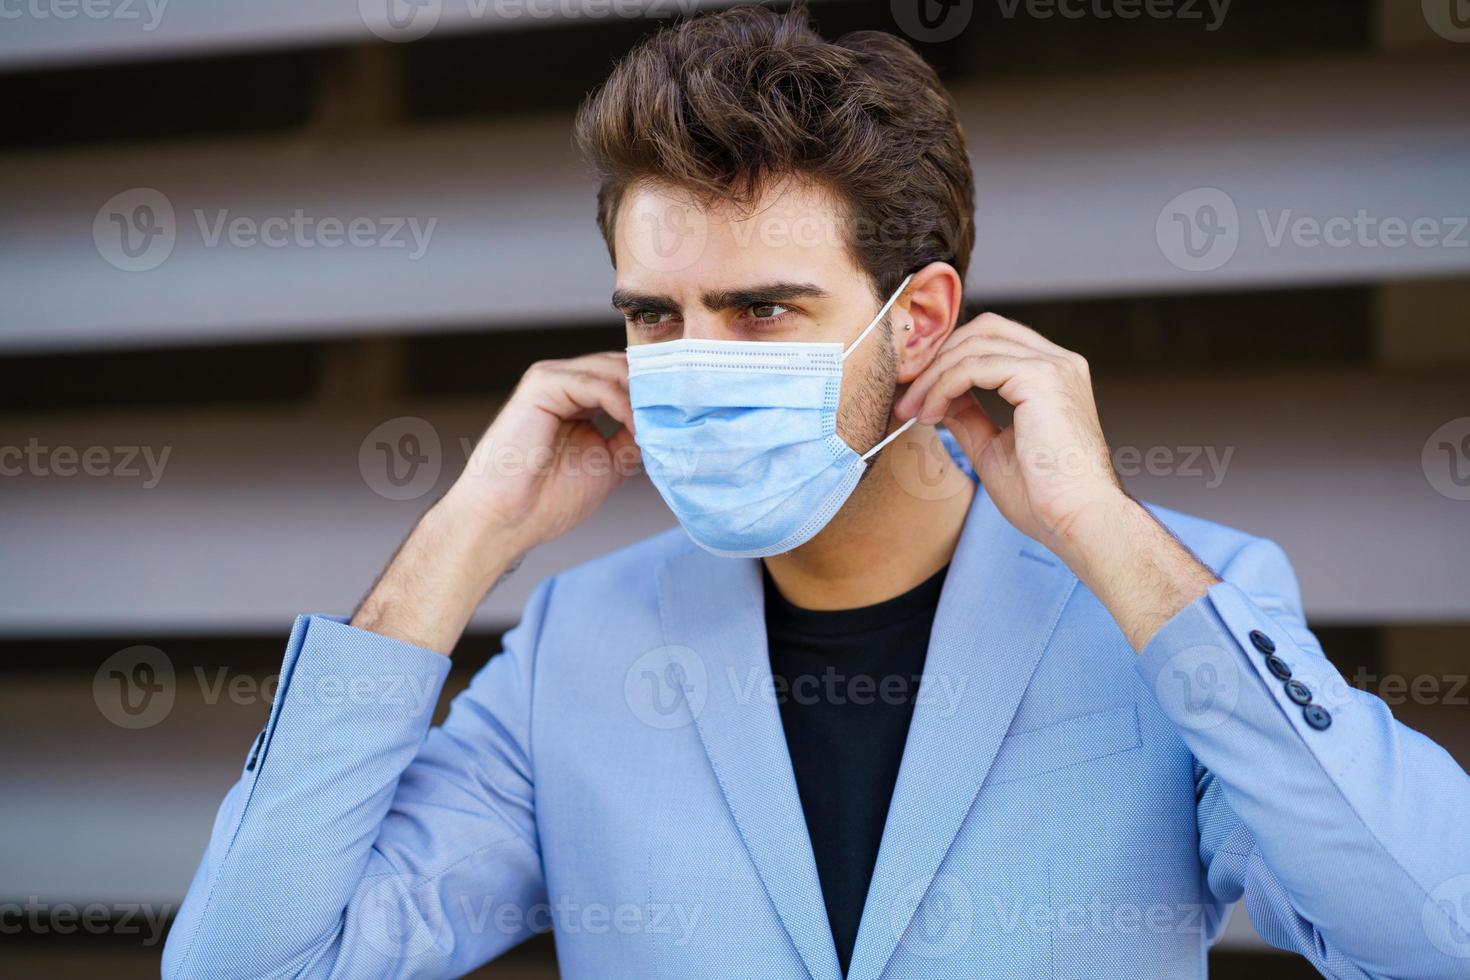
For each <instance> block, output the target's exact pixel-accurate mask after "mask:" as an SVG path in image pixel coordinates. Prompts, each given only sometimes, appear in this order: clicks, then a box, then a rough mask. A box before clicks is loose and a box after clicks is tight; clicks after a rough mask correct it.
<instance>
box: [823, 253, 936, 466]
mask: <svg viewBox="0 0 1470 980" xmlns="http://www.w3.org/2000/svg"><path fill="white" fill-rule="evenodd" d="M913 278H914V274H913V273H912V272H911V273H909V274H908V275H906V276H904V277H903V282H901V283H899V284H898V288H897V289H895V290H894V291H893V295H892V296H890V297H888V302H886V303H884V304H883V308H882V309H881V310H879V311H878V315H877V316H875V317H873V322H872V323H870V324H868V325H867V326H866V327H864V328H863V332H862V333H860V334H858V335H857V340H854V341H853V342H852V343H851V344H849V345H848V346H847V350H845V351H843V352H842V358H841V360H844V361H845V360H847V355H849V354H851V353H852V352H853V351H855V350H857V346H858V344H861V343H862V342H863V341H864V340H866V339H867V336H868V334H870V333H872V332H873V328H874V327H876V326H877V325H878V324H879V323H881V322H882V321H883V317H884V316H886V315H887V313H888V311H889V310H890V309H892V308H893V304H894V303H897V302H898V298H899V297H900V296H902V295H903V291H904V290H905V289H907V288H908V286H909V282H910V281H911V280H912V279H913ZM917 421H919V419H918V417H917V416H915V417H914V418H911V419H909V420H908V421H907V422H905V423H904V424H903V425H900V426H899V427H898V428H896V429H894V430H893V431H892V432H890V433H889V434H888V435H887V437H886V438H884V440H883V441H882V442H880V443H878V445H876V446H874V447H873V448H872V449H869V450H868V451H867V452H865V453H863V455H862V457H861V458H862V460H863V462H865V463H866V462H867V461H868V460H870V459H872V458H873V457H874V456H876V455H878V451H879V450H880V449H882V448H883V447H884V446H886V445H888V444H889V443H890V442H892V441H893V440H895V439H897V438H898V437H899V436H901V435H903V434H904V432H905V431H906V430H907V429H908V428H909V426H911V425H913V424H914V423H915V422H917Z"/></svg>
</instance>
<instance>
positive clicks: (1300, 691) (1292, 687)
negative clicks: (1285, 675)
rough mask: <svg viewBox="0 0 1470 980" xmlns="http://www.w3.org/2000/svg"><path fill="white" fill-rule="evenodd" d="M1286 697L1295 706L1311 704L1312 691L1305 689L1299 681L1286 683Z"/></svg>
mask: <svg viewBox="0 0 1470 980" xmlns="http://www.w3.org/2000/svg"><path fill="white" fill-rule="evenodd" d="M1286 696H1287V697H1289V698H1291V699H1292V700H1293V701H1295V702H1296V703H1297V704H1304V705H1305V704H1311V703H1312V689H1311V688H1309V687H1307V685H1305V684H1303V683H1302V682H1301V681H1287V682H1286Z"/></svg>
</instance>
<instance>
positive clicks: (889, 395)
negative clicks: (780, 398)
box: [837, 331, 896, 453]
mask: <svg viewBox="0 0 1470 980" xmlns="http://www.w3.org/2000/svg"><path fill="white" fill-rule="evenodd" d="M874 333H875V336H872V337H869V338H868V340H867V343H869V344H873V347H872V349H871V350H859V351H858V352H856V353H854V354H853V355H852V356H851V357H850V358H848V360H847V363H846V364H844V365H843V371H842V402H841V404H840V405H839V407H838V411H837V434H838V435H839V436H841V437H842V441H843V442H845V443H847V444H848V445H849V446H851V447H852V448H853V449H855V450H856V451H858V452H859V453H861V452H866V451H867V449H868V448H869V447H871V446H872V445H874V444H875V443H877V442H878V441H879V440H880V439H882V438H883V436H884V435H885V434H887V432H888V422H889V418H890V416H891V415H892V406H893V399H894V386H895V383H896V382H895V371H896V364H895V359H894V357H893V356H892V354H891V350H892V349H891V348H883V347H881V344H884V343H888V338H887V337H886V336H884V335H883V334H880V333H878V331H874ZM875 341H877V343H874V342H875Z"/></svg>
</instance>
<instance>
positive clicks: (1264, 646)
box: [1251, 630, 1276, 653]
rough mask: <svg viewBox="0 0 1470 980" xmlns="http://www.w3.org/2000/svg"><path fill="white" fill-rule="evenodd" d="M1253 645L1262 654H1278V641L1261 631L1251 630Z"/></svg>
mask: <svg viewBox="0 0 1470 980" xmlns="http://www.w3.org/2000/svg"><path fill="white" fill-rule="evenodd" d="M1251 643H1252V644H1253V645H1254V646H1255V648H1256V649H1257V650H1259V651H1261V652H1262V653H1275V652H1276V641H1275V640H1272V639H1271V638H1270V637H1269V636H1267V635H1266V634H1265V633H1262V632H1261V631H1260V630H1251Z"/></svg>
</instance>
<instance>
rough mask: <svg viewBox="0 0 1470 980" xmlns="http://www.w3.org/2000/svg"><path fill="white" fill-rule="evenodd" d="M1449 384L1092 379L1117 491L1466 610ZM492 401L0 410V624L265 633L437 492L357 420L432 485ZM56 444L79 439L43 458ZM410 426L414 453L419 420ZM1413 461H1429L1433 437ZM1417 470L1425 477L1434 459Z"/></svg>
mask: <svg viewBox="0 0 1470 980" xmlns="http://www.w3.org/2000/svg"><path fill="white" fill-rule="evenodd" d="M1467 390H1470V384H1467V379H1466V377H1465V376H1464V375H1463V373H1461V374H1459V375H1454V374H1425V375H1392V374H1373V373H1367V372H1353V373H1347V372H1344V373H1320V374H1311V373H1287V372H1280V373H1276V372H1271V373H1265V372H1262V373H1249V374H1237V375H1230V374H1216V375H1213V376H1206V375H1203V374H1201V375H1191V376H1184V377H1157V376H1136V377H1126V376H1125V377H1117V376H1109V377H1104V378H1102V379H1101V380H1100V382H1099V398H1100V404H1101V406H1102V410H1103V416H1104V421H1105V424H1106V428H1107V431H1108V433H1109V435H1110V437H1111V440H1112V443H1113V445H1114V447H1115V450H1118V451H1119V460H1120V462H1121V463H1122V465H1123V467H1124V469H1125V476H1127V477H1129V485H1130V487H1131V488H1132V489H1133V490H1134V492H1135V493H1137V494H1138V495H1140V496H1142V497H1144V498H1145V499H1150V500H1154V501H1156V502H1158V503H1160V504H1164V505H1167V506H1172V507H1175V508H1177V509H1180V510H1184V511H1187V512H1191V513H1196V514H1199V515H1201V516H1204V517H1208V518H1211V519H1214V520H1217V521H1220V522H1223V523H1226V524H1230V525H1233V526H1236V527H1241V528H1244V529H1246V530H1249V531H1252V532H1254V533H1257V534H1263V535H1267V536H1270V537H1272V538H1275V539H1276V540H1278V541H1279V542H1280V543H1281V544H1282V545H1283V546H1284V547H1286V549H1287V551H1288V552H1289V553H1290V554H1291V556H1292V557H1293V559H1294V560H1295V562H1296V566H1297V570H1298V572H1299V573H1300V576H1301V578H1302V581H1303V584H1304V592H1305V597H1306V602H1307V608H1308V612H1309V614H1311V615H1312V616H1313V617H1314V618H1316V619H1318V620H1320V621H1324V622H1331V621H1337V622H1398V621H1457V620H1466V619H1470V593H1467V592H1466V590H1465V589H1464V587H1463V583H1464V582H1466V581H1470V550H1467V549H1465V548H1461V547H1455V546H1453V545H1452V542H1461V541H1463V540H1464V530H1465V526H1466V520H1467V518H1470V503H1467V502H1465V501H1461V500H1455V499H1451V498H1450V497H1448V496H1444V495H1442V494H1440V493H1438V492H1436V490H1435V489H1434V487H1433V486H1432V485H1431V483H1430V482H1429V478H1428V477H1427V476H1426V472H1425V469H1424V465H1423V461H1422V457H1423V455H1424V448H1425V445H1426V442H1427V440H1428V439H1429V437H1430V435H1431V433H1433V432H1434V431H1435V430H1436V429H1437V428H1438V427H1439V426H1440V425H1441V424H1442V423H1444V422H1447V421H1449V420H1451V419H1454V418H1457V417H1463V416H1466V415H1470V404H1467V401H1466V398H1465V392H1466V391H1467ZM492 410H493V406H491V405H488V404H478V403H477V404H460V405H452V406H445V405H440V404H406V405H402V406H396V407H382V408H369V409H362V410H358V411H354V412H335V411H326V410H320V411H308V410H293V411H285V410H279V409H275V410H265V409H261V410H252V411H249V412H244V411H241V412H227V411H219V410H210V411H201V412H197V413H194V414H190V415H188V416H182V415H178V414H162V413H152V414H124V413H109V414H107V415H101V414H83V415H63V414H56V413H47V414H37V415H32V416H21V415H11V416H9V417H7V418H5V419H4V420H3V422H0V447H26V446H28V445H29V444H31V442H32V440H34V444H35V446H36V447H38V448H37V450H36V453H35V454H34V455H35V456H36V458H37V459H39V460H40V462H38V463H34V464H33V463H30V462H26V463H24V464H20V463H19V462H18V460H17V459H16V458H15V457H14V454H9V455H5V456H0V463H3V464H4V465H6V466H8V467H11V468H16V467H20V468H21V469H22V470H23V472H22V473H21V474H20V475H15V476H5V477H4V483H3V492H4V494H5V506H4V512H5V521H4V523H5V531H4V537H5V547H4V548H3V549H0V582H3V583H4V587H3V588H0V635H8V636H86V635H98V634H111V635H118V634H133V635H138V636H140V637H149V636H167V635H172V634H178V633H183V634H243V633H266V634H280V633H282V632H283V631H284V630H285V629H286V628H287V626H288V625H289V623H290V620H291V617H292V616H293V615H295V614H296V613H299V612H303V611H323V612H344V611H349V610H350V609H351V607H352V606H353V605H354V604H355V602H356V601H357V599H358V597H359V596H360V594H361V593H362V591H363V590H364V589H365V588H366V587H367V586H368V585H369V584H370V583H371V581H372V579H373V577H374V576H375V574H376V573H377V571H378V570H379V569H380V568H381V566H382V565H383V563H384V562H385V560H386V559H387V558H388V556H389V555H390V554H391V552H392V551H393V549H394V547H395V546H396V545H397V543H398V541H399V539H400V537H401V536H402V535H403V534H404V533H405V532H406V531H407V530H408V529H409V528H410V527H411V525H412V524H413V522H414V520H415V519H416V517H417V515H418V514H419V513H420V512H421V510H422V508H423V507H424V506H425V504H426V503H427V501H429V500H430V499H433V497H432V494H433V491H432V490H430V489H428V484H427V483H425V484H422V485H420V484H415V486H414V489H418V490H422V491H423V493H422V495H421V496H418V497H416V498H414V499H409V500H393V499H388V497H386V496H384V495H383V493H394V494H397V493H398V491H396V490H394V489H393V488H392V487H391V485H389V484H388V483H387V481H386V479H385V478H384V476H383V472H384V471H383V469H382V467H383V462H384V460H385V458H386V457H385V456H383V454H382V453H383V451H382V450H381V449H379V448H378V446H377V443H378V442H380V441H381V442H386V443H388V444H389V445H390V446H392V445H396V444H397V443H398V439H399V438H400V437H401V436H402V435H403V434H404V433H405V432H407V431H408V430H407V429H405V428H403V427H402V426H401V425H400V426H398V427H396V428H395V427H392V426H390V427H388V429H387V430H386V431H383V430H379V431H377V432H376V433H375V434H374V431H375V429H376V427H378V426H379V425H380V424H381V423H384V422H385V420H388V419H392V418H396V417H399V416H423V417H425V418H427V419H429V420H431V421H432V424H433V426H434V427H435V430H436V433H437V436H438V438H439V440H440V445H441V450H440V452H439V454H438V456H437V457H436V458H437V459H439V460H441V462H442V465H441V466H440V475H439V486H440V487H442V486H444V485H445V483H446V481H448V480H449V479H450V478H451V476H452V474H453V473H455V472H457V471H458V469H459V468H460V466H462V465H463V460H464V458H465V455H464V449H463V445H464V444H463V443H461V441H460V440H466V441H470V440H473V439H474V438H475V437H476V436H477V435H478V433H479V432H480V431H481V429H482V428H483V426H484V421H485V419H486V418H488V417H489V415H490V413H491V411H492ZM370 434H373V438H372V439H368V438H367V437H368V436H369V435H370ZM63 446H65V447H71V448H72V449H73V450H74V451H75V452H76V454H77V456H76V457H71V458H68V457H65V456H63V457H57V456H56V455H55V450H56V449H57V448H58V447H63ZM93 446H100V447H104V448H103V451H102V455H100V456H94V459H93V464H94V465H93V469H94V470H99V469H110V470H116V469H118V468H119V466H120V464H121V463H122V462H123V461H124V459H123V453H124V452H125V451H126V449H127V447H137V446H142V447H146V448H147V449H148V450H149V451H150V452H151V453H152V459H153V460H154V464H155V470H156V469H157V463H158V461H160V460H161V459H163V458H164V457H163V453H164V451H165V450H167V452H168V454H169V455H168V456H167V458H166V462H165V463H164V465H163V466H162V474H161V478H159V479H157V480H156V486H152V487H150V488H145V487H144V484H145V483H148V482H153V481H152V478H151V477H150V476H149V473H150V471H149V467H148V463H147V457H144V456H142V454H141V453H140V454H138V455H137V457H136V458H134V459H133V460H132V461H131V463H132V467H133V468H134V469H135V470H136V471H137V473H136V475H127V474H117V475H99V476H87V475H84V474H81V473H78V474H77V475H71V476H65V475H55V474H54V473H50V472H49V471H50V470H52V469H54V468H55V467H56V466H57V464H58V463H60V464H61V465H62V467H63V468H65V469H72V468H75V467H78V466H79V465H80V461H81V460H83V459H85V451H86V450H87V449H89V448H90V447H93ZM364 446H366V448H364ZM420 446H421V447H422V449H423V451H424V452H428V449H429V443H428V441H427V437H424V438H423V439H421V441H420ZM119 447H122V448H119ZM1125 450H1126V451H1125ZM0 452H3V449H0ZM360 452H361V453H363V454H364V458H365V460H366V462H365V463H364V464H363V466H362V467H361V468H360V465H359V454H360ZM1211 453H1212V454H1213V456H1212V455H1210V454H1211ZM1430 458H1431V460H1432V461H1434V460H1438V459H1439V458H1440V457H1439V454H1438V453H1436V452H1435V451H1433V448H1432V447H1431V453H1430ZM1446 464H1447V461H1446ZM400 472H401V473H403V474H406V473H407V471H406V469H405V470H400ZM423 472H424V473H426V474H427V473H429V472H430V470H429V469H428V468H426V469H425V470H423ZM365 473H366V474H367V476H366V477H365V475H364V474H365ZM1433 475H1434V476H1435V478H1436V479H1437V480H1439V481H1440V484H1441V485H1444V480H1445V474H1441V473H1435V474H1433ZM369 480H371V481H372V482H371V484H370V483H369V482H368V481H369ZM374 487H376V488H377V489H376V490H375V489H374ZM379 491H382V492H383V493H380V492H379ZM671 523H672V521H671V518H670V516H669V514H668V512H667V511H666V510H665V508H664V507H663V505H662V502H661V501H660V500H659V499H658V497H657V495H656V494H655V493H654V492H653V490H652V488H651V487H650V486H649V485H648V484H647V483H646V481H644V480H643V479H641V478H640V479H638V480H636V481H634V482H632V483H630V484H628V485H627V486H625V487H624V488H622V489H621V490H619V491H618V492H617V493H616V494H615V495H614V496H613V498H612V499H611V500H610V501H609V502H608V503H607V504H606V505H605V506H604V507H603V509H602V510H600V511H598V512H597V513H596V514H595V515H594V516H593V518H592V519H590V520H589V521H588V522H587V523H586V524H584V525H583V526H582V527H580V528H578V529H577V530H576V531H574V532H573V533H571V534H569V535H567V536H566V537H564V538H562V539H561V540H559V541H557V542H555V543H553V544H550V545H548V546H546V547H545V548H543V549H540V550H538V551H536V552H533V553H532V555H531V557H530V559H529V560H528V561H527V563H526V565H525V566H524V567H523V568H522V569H521V570H520V571H519V572H518V573H517V574H516V575H515V576H514V577H513V578H512V579H511V580H510V581H509V582H508V583H506V585H505V586H503V587H502V588H500V589H498V590H496V591H495V592H494V593H492V595H491V596H490V598H489V599H488V600H487V601H486V603H485V604H484V606H483V607H482V608H481V610H480V614H479V616H478V617H477V623H478V624H480V625H481V626H483V627H486V628H498V627H501V626H504V625H507V624H509V623H513V622H515V620H516V619H517V618H518V615H519V609H520V606H521V604H522V602H523V601H524V599H525V597H526V596H527V594H528V592H529V590H530V588H531V587H532V585H533V584H534V583H535V582H536V581H537V580H538V579H539V578H541V577H542V576H544V575H546V574H549V573H551V572H554V571H556V570H558V569H562V568H566V567H568V566H570V565H572V564H574V563H577V562H580V561H584V560H586V559H588V558H591V557H593V556H595V555H598V554H601V553H603V552H605V551H607V550H608V549H610V548H613V547H616V546H618V545H620V544H622V543H625V542H631V541H633V540H635V539H637V538H640V537H642V536H644V535H646V534H649V533H652V532H654V531H656V530H658V529H659V528H662V527H667V526H669V525H670V524H671Z"/></svg>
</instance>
